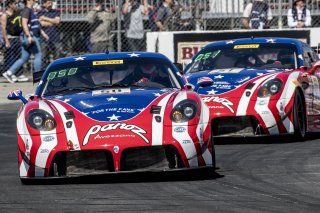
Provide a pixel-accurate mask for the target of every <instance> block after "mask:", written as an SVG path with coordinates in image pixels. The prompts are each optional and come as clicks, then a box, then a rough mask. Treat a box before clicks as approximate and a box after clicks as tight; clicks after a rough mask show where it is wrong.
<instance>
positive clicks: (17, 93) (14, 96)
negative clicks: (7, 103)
mask: <svg viewBox="0 0 320 213" xmlns="http://www.w3.org/2000/svg"><path fill="white" fill-rule="evenodd" d="M7 98H8V99H9V100H19V99H20V100H21V101H22V103H24V104H25V103H27V102H28V101H27V99H25V97H23V96H22V91H21V90H12V91H11V92H9V94H8V97H7Z"/></svg>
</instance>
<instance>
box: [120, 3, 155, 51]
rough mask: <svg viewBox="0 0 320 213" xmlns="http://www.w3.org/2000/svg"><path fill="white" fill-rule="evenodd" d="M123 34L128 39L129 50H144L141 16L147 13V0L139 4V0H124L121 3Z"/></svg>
mask: <svg viewBox="0 0 320 213" xmlns="http://www.w3.org/2000/svg"><path fill="white" fill-rule="evenodd" d="M122 13H123V14H124V24H125V30H126V32H125V36H126V38H127V41H128V46H129V48H128V50H129V51H144V50H145V45H144V43H145V42H144V27H143V16H142V15H148V13H149V8H148V3H147V0H143V5H141V3H140V1H139V0H126V1H125V3H124V4H123V8H122Z"/></svg>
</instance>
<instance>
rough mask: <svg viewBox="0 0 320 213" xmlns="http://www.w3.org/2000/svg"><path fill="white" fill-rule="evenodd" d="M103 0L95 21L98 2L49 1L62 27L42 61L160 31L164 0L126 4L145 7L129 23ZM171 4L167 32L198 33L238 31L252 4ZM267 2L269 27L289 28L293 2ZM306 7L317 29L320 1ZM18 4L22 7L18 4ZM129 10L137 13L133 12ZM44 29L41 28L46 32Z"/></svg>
mask: <svg viewBox="0 0 320 213" xmlns="http://www.w3.org/2000/svg"><path fill="white" fill-rule="evenodd" d="M101 1H102V5H103V9H102V10H100V11H98V12H97V13H98V14H101V15H95V19H94V20H93V19H92V11H95V10H97V2H98V1H97V0H54V1H52V2H53V9H55V10H58V11H59V12H60V18H61V23H60V24H59V25H57V26H56V28H57V30H58V34H56V36H58V39H57V41H56V42H55V43H59V44H60V45H57V48H58V49H54V48H51V50H50V47H48V45H44V46H46V48H49V49H47V52H46V53H48V54H46V55H44V58H45V59H44V60H46V61H52V60H54V59H55V58H57V57H64V56H68V55H78V54H83V53H90V52H96V50H99V51H101V48H100V49H99V48H98V49H97V48H95V45H100V46H101V45H102V46H103V47H105V50H107V49H108V50H109V51H131V50H141V51H144V50H145V48H146V46H145V45H146V41H145V34H146V32H150V31H158V30H159V29H158V28H157V27H156V25H155V22H154V18H155V17H156V16H157V15H158V14H159V13H160V12H159V11H160V10H157V8H159V7H160V6H161V5H162V3H163V0H129V1H132V2H134V1H138V2H139V3H140V5H142V6H141V7H142V9H141V12H143V4H144V2H145V1H146V2H147V8H148V14H143V13H140V14H139V16H138V17H137V16H133V15H132V16H131V18H129V19H128V18H127V17H128V16H126V15H124V14H123V6H124V3H125V1H126V0H101ZM166 1H170V0H166ZM171 2H173V6H172V10H171V12H170V18H169V19H168V20H169V21H168V23H166V24H167V25H168V27H167V30H170V31H198V30H234V29H242V28H243V25H242V21H241V20H242V17H243V13H244V10H245V7H246V6H247V5H248V4H249V3H251V2H252V1H251V0H176V1H174V0H171ZM265 2H266V3H268V6H269V8H270V11H271V14H272V19H271V20H270V28H272V29H279V28H288V24H287V12H288V9H289V8H291V7H292V3H293V0H266V1H265ZM42 4H43V0H38V1H36V4H35V5H34V10H35V11H36V12H39V11H41V10H42V9H43V8H42V7H41V6H42ZM132 4H133V3H132ZM306 5H307V8H308V9H309V10H310V13H311V17H312V25H311V27H320V0H306ZM0 6H1V8H0V10H1V12H3V11H5V1H2V2H1V1H0ZM19 6H20V7H23V5H22V4H21V3H20V4H19ZM132 8H133V7H132ZM132 10H133V11H135V10H134V9H132ZM90 13H91V15H90ZM103 14H104V15H103ZM132 14H133V13H132ZM165 15H167V14H165ZM89 16H90V17H91V21H90V20H89ZM128 20H129V21H128ZM135 21H136V22H135ZM139 21H142V27H143V28H141V26H140V24H139ZM130 23H131V24H130ZM130 27H131V28H132V29H131V33H130V32H129V28H130ZM43 29H44V30H45V28H43ZM103 29H105V31H103ZM141 29H142V30H141ZM140 31H141V32H142V34H143V37H142V38H140V37H141V36H140V37H139V36H138V37H139V38H135V37H134V36H130V35H129V34H131V35H140V34H141V33H139V32H140ZM99 32H100V33H101V32H106V33H105V37H106V38H105V39H102V38H101V35H100V36H99ZM1 38H2V37H0V39H1ZM95 38H96V40H95ZM43 42H45V41H43ZM95 43H96V44H95ZM107 47H108V48H107ZM132 48H134V49H132ZM12 51H15V52H16V55H19V53H20V47H18V48H17V49H15V50H12ZM50 51H51V52H50ZM5 52H6V48H5V45H4V44H3V42H2V48H1V53H0V65H1V70H0V71H1V72H3V71H6V70H7V69H8V65H10V64H12V61H8V60H5V59H6V58H3V57H5V56H4V53H5ZM53 53H55V54H53ZM1 57H2V58H1ZM1 63H2V64H1ZM44 64H45V63H44ZM30 68H31V69H32V66H30V65H28V64H27V65H26V66H25V67H24V69H25V71H22V72H30V71H29V70H30ZM44 68H45V66H44Z"/></svg>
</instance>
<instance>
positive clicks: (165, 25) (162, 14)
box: [155, 0, 173, 31]
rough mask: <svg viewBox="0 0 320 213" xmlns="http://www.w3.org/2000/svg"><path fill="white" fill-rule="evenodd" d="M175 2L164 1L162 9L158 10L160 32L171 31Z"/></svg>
mask: <svg viewBox="0 0 320 213" xmlns="http://www.w3.org/2000/svg"><path fill="white" fill-rule="evenodd" d="M172 6H173V0H164V1H163V3H162V5H161V6H160V8H159V9H158V10H157V15H156V18H155V22H156V25H157V27H158V29H159V31H169V30H171V29H170V27H171V22H170V21H171V20H170V19H171V17H172Z"/></svg>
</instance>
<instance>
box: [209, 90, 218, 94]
mask: <svg viewBox="0 0 320 213" xmlns="http://www.w3.org/2000/svg"><path fill="white" fill-rule="evenodd" d="M216 92H217V90H214V89H212V90H210V91H207V93H208V95H214V94H216Z"/></svg>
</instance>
